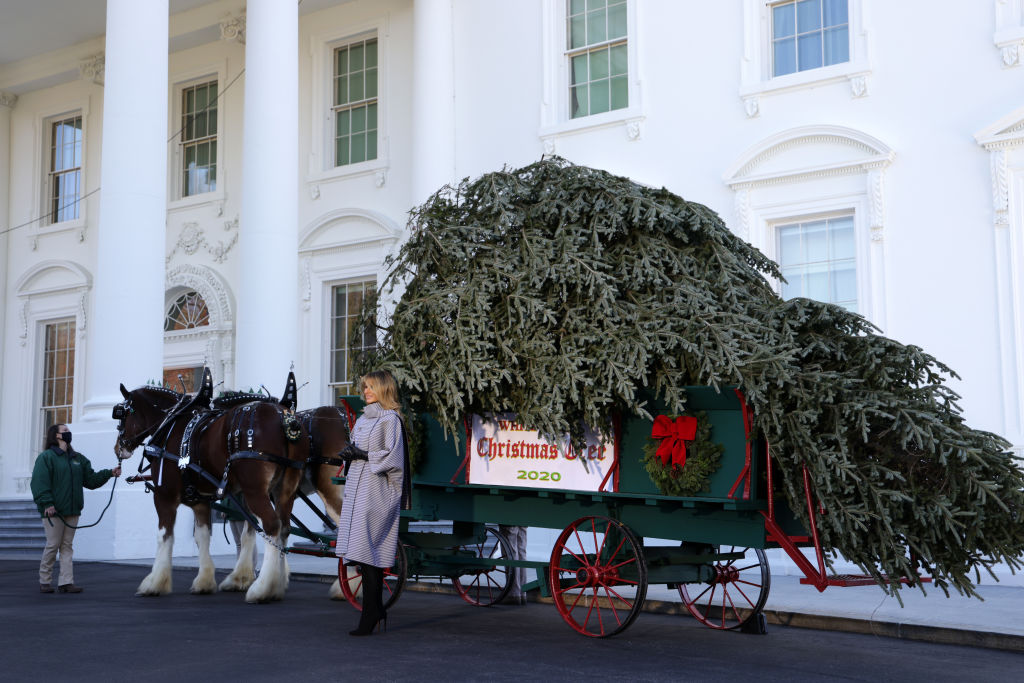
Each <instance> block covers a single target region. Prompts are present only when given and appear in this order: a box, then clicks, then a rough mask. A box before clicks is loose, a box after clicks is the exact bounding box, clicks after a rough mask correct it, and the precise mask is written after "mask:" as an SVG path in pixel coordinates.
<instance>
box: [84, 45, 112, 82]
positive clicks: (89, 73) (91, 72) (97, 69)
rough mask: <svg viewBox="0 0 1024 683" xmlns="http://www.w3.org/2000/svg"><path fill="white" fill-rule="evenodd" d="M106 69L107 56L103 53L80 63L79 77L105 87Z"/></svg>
mask: <svg viewBox="0 0 1024 683" xmlns="http://www.w3.org/2000/svg"><path fill="white" fill-rule="evenodd" d="M105 69H106V56H105V55H104V53H102V52H101V53H99V54H96V55H93V56H92V57H89V58H87V59H83V60H82V61H80V62H79V63H78V77H79V78H81V79H82V80H83V81H92V82H93V83H95V84H96V85H103V76H104V70H105Z"/></svg>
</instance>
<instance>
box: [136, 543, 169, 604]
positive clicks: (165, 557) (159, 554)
mask: <svg viewBox="0 0 1024 683" xmlns="http://www.w3.org/2000/svg"><path fill="white" fill-rule="evenodd" d="M172 550H174V534H161V535H160V538H159V540H158V541H157V547H156V557H155V558H153V569H152V570H151V571H150V572H149V574H148V575H147V576H146V578H144V579H143V580H142V583H140V584H139V587H138V588H137V589H136V590H135V594H136V595H166V594H167V593H170V592H171V566H172V565H171V551H172Z"/></svg>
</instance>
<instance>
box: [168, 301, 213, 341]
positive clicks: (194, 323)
mask: <svg viewBox="0 0 1024 683" xmlns="http://www.w3.org/2000/svg"><path fill="white" fill-rule="evenodd" d="M209 324H210V312H209V311H208V310H207V308H206V301H205V300H203V297H202V296H200V295H199V292H196V291H189V292H185V293H184V294H182V295H181V296H179V297H178V298H177V299H175V300H174V303H172V304H171V305H170V307H169V308H168V309H167V316H166V317H165V318H164V332H174V331H176V330H189V329H192V328H194V327H203V326H205V325H209Z"/></svg>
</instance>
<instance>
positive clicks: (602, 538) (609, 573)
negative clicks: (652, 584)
mask: <svg viewBox="0 0 1024 683" xmlns="http://www.w3.org/2000/svg"><path fill="white" fill-rule="evenodd" d="M549 580H550V583H551V591H552V596H553V597H554V601H555V606H556V607H557V608H558V612H559V614H561V615H562V619H564V620H565V622H566V623H567V624H569V626H571V627H572V628H573V629H575V630H576V631H577V632H578V633H582V634H583V635H585V636H591V637H594V638H606V637H608V636H612V635H615V634H616V633H620V632H622V631H623V630H625V629H626V628H627V627H629V625H630V624H632V623H633V621H634V620H635V619H636V617H637V615H638V614H639V613H640V609H641V608H642V607H643V603H644V599H645V597H646V596H647V565H646V564H645V562H644V558H643V554H642V551H641V549H640V544H639V542H638V541H637V540H636V537H634V536H633V533H632V532H631V531H630V530H629V529H628V528H627V527H626V526H624V525H623V524H621V523H619V522H617V521H615V520H612V519H608V518H606V517H583V518H582V519H578V520H576V521H575V522H573V523H572V524H570V525H569V526H568V527H566V528H565V530H563V531H562V533H561V535H560V536H559V537H558V540H557V541H556V542H555V547H554V550H553V551H552V553H551V565H550V569H549Z"/></svg>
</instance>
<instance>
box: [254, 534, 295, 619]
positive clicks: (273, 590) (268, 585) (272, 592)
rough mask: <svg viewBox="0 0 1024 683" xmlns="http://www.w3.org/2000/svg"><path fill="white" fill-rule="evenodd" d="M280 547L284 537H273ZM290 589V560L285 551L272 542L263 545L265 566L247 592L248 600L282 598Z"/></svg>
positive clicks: (260, 600)
mask: <svg viewBox="0 0 1024 683" xmlns="http://www.w3.org/2000/svg"><path fill="white" fill-rule="evenodd" d="M273 541H274V544H275V545H277V546H278V547H284V539H283V538H282V537H281V535H280V534H279V535H277V536H275V537H274V539H273ZM287 590H288V560H287V559H285V555H284V553H283V552H281V551H280V550H278V549H277V548H275V547H274V545H272V544H270V543H265V545H264V546H263V566H261V567H260V576H259V578H258V579H256V582H255V583H253V584H252V585H251V586H250V587H249V590H248V592H247V593H246V594H245V601H246V602H270V601H271V600H281V599H283V598H284V594H285V592H286V591H287Z"/></svg>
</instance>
